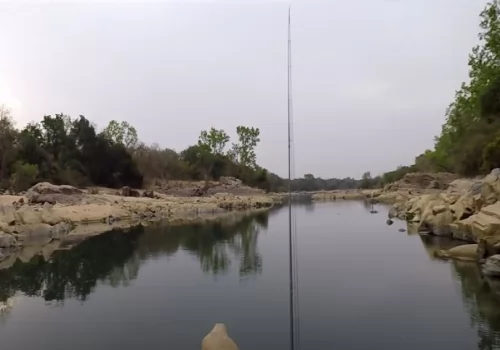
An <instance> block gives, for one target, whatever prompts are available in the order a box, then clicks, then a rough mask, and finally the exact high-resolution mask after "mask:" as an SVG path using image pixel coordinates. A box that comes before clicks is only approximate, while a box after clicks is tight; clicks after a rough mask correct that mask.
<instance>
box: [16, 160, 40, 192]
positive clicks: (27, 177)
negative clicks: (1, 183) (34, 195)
mask: <svg viewBox="0 0 500 350" xmlns="http://www.w3.org/2000/svg"><path fill="white" fill-rule="evenodd" d="M37 176H38V166H37V165H35V164H29V163H23V162H21V161H17V162H16V163H15V164H14V173H13V174H12V176H11V186H12V188H13V189H14V191H16V192H20V191H25V190H27V189H28V188H30V187H31V186H33V185H34V184H35V183H36V182H37V181H36V180H37Z"/></svg>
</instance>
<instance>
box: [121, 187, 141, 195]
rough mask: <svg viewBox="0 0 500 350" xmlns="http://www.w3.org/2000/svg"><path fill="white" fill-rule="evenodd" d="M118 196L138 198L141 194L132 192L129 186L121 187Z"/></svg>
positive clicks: (135, 191)
mask: <svg viewBox="0 0 500 350" xmlns="http://www.w3.org/2000/svg"><path fill="white" fill-rule="evenodd" d="M120 195H121V196H123V197H140V196H141V194H140V193H139V191H137V190H134V189H133V188H131V187H129V186H123V187H122V188H121V190H120Z"/></svg>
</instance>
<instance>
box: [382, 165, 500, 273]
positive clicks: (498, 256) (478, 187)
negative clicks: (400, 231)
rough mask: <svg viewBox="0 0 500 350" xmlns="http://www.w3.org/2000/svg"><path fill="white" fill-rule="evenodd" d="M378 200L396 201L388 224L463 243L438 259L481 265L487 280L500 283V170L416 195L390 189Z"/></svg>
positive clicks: (456, 180)
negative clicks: (405, 225)
mask: <svg viewBox="0 0 500 350" xmlns="http://www.w3.org/2000/svg"><path fill="white" fill-rule="evenodd" d="M408 175H411V174H408ZM448 179H449V180H452V179H453V177H452V176H449V177H448ZM403 182H404V181H403ZM434 185H435V184H434ZM378 198H382V199H388V198H390V199H392V202H393V206H392V208H391V210H390V212H389V218H393V217H397V218H399V219H403V220H406V221H407V222H408V223H409V224H411V225H412V226H413V227H416V230H417V231H418V232H419V233H421V234H428V235H435V236H439V237H450V238H453V239H456V240H460V241H463V242H464V245H461V246H458V247H454V248H451V249H448V250H442V251H438V252H436V255H437V256H439V257H441V258H450V259H457V260H465V261H476V262H478V263H480V264H481V265H482V268H483V273H484V274H486V275H489V276H496V277H500V169H494V170H493V171H492V172H491V173H490V174H488V175H487V176H485V177H482V178H475V179H458V178H455V179H454V180H452V181H447V182H444V183H442V184H439V185H436V186H432V187H431V188H419V189H417V190H413V191H412V190H411V189H408V188H401V187H399V186H396V188H393V187H391V186H389V187H388V188H386V189H384V191H383V192H382V193H381V194H380V196H379V197H377V199H378ZM466 243H469V244H466Z"/></svg>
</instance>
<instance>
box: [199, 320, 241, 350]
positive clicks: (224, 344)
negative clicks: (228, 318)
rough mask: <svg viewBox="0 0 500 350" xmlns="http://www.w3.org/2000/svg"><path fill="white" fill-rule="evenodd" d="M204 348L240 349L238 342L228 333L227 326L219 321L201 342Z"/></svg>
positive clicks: (214, 349) (215, 349)
mask: <svg viewBox="0 0 500 350" xmlns="http://www.w3.org/2000/svg"><path fill="white" fill-rule="evenodd" d="M201 349H202V350H238V346H237V345H236V343H235V342H234V341H233V340H232V339H231V338H230V337H229V335H228V334H227V329H226V326H225V325H224V324H222V323H217V324H216V325H215V326H214V328H213V329H212V331H210V333H208V334H207V335H206V336H205V338H203V340H202V342H201Z"/></svg>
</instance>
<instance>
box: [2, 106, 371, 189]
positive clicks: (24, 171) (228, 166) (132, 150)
mask: <svg viewBox="0 0 500 350" xmlns="http://www.w3.org/2000/svg"><path fill="white" fill-rule="evenodd" d="M236 134H237V140H236V142H234V143H232V144H231V145H230V146H229V142H230V137H229V135H228V134H227V133H226V132H225V131H224V130H222V129H220V130H219V129H216V128H211V129H210V130H204V131H202V132H201V133H200V136H199V138H198V141H197V143H196V144H193V145H192V146H189V147H188V148H186V149H185V150H183V151H181V152H176V151H174V150H172V149H169V148H161V147H160V146H159V145H158V144H152V145H146V144H144V143H143V142H140V141H139V138H138V135H137V131H136V129H135V128H134V127H133V126H132V125H130V124H129V123H127V122H125V121H123V122H118V121H115V120H112V121H111V122H110V123H109V124H108V125H107V126H106V127H105V128H104V129H103V130H101V131H98V130H97V127H96V126H95V125H94V124H93V123H91V122H90V121H89V120H88V119H87V118H85V117H84V116H79V117H78V118H76V119H72V118H70V117H69V116H67V115H64V114H62V113H61V114H56V115H54V116H51V115H46V116H44V117H43V119H42V120H41V121H40V122H38V123H30V124H28V125H26V126H25V127H24V128H23V129H21V130H18V129H16V128H15V126H14V122H13V118H12V115H11V112H10V110H9V109H7V108H6V107H3V106H0V189H13V190H15V191H22V190H26V189H27V188H29V187H30V186H32V185H33V184H35V183H37V182H40V181H49V182H52V183H55V184H70V185H74V186H80V187H85V186H94V185H99V186H107V187H112V188H119V187H121V186H125V185H127V186H131V187H137V188H140V187H143V186H146V185H148V184H151V183H153V182H154V181H157V180H163V181H168V180H202V181H209V180H218V179H219V178H220V177H221V176H233V177H236V178H238V179H240V180H242V181H243V183H245V184H247V185H249V186H252V187H258V188H262V189H264V190H266V191H273V192H279V191H286V190H287V189H288V180H286V179H283V178H281V177H279V176H278V175H276V174H273V173H271V172H269V171H268V170H267V169H265V168H263V167H261V166H259V165H258V164H257V157H256V153H255V148H256V147H257V145H258V143H259V142H260V130H259V129H258V128H254V127H247V126H238V127H237V128H236ZM365 175H367V176H366V178H365ZM365 175H363V176H364V178H363V179H362V180H355V179H352V178H345V179H326V180H324V179H321V178H315V177H314V176H313V175H311V174H307V175H305V176H304V178H299V179H294V180H292V182H291V189H292V190H293V191H317V190H334V189H349V188H358V187H360V186H361V187H363V186H364V187H366V188H371V187H374V186H376V182H377V181H378V180H377V178H376V179H375V180H374V179H372V178H371V176H370V173H366V174H365Z"/></svg>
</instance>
